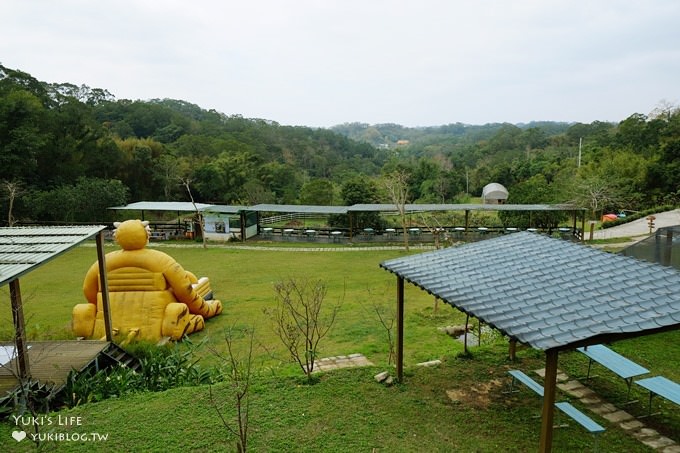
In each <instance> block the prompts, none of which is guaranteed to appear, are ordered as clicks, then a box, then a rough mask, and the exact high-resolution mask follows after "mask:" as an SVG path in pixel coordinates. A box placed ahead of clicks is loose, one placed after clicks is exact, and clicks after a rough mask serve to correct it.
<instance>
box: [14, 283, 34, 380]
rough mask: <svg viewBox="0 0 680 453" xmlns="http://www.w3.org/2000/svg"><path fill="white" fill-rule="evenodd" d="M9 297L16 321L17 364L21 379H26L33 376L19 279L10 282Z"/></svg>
mask: <svg viewBox="0 0 680 453" xmlns="http://www.w3.org/2000/svg"><path fill="white" fill-rule="evenodd" d="M9 297H10V299H11V301H12V320H13V321H14V344H15V346H16V348H17V350H16V353H17V363H18V364H19V367H18V368H19V369H18V370H17V371H18V373H19V379H26V378H28V377H30V375H31V369H30V366H29V363H28V346H27V344H26V324H25V322H24V306H23V302H22V301H21V288H20V286H19V279H14V280H12V281H11V282H9Z"/></svg>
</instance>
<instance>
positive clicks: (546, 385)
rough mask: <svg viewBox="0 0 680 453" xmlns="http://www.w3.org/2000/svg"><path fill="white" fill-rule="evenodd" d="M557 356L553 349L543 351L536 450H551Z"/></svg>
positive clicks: (541, 452)
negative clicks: (543, 373)
mask: <svg viewBox="0 0 680 453" xmlns="http://www.w3.org/2000/svg"><path fill="white" fill-rule="evenodd" d="M557 356H558V352H557V351H556V350H553V349H548V350H547V351H545V378H544V382H543V412H542V417H541V441H540V446H539V448H538V451H539V452H540V453H549V452H550V451H552V439H553V420H554V410H555V388H556V386H557Z"/></svg>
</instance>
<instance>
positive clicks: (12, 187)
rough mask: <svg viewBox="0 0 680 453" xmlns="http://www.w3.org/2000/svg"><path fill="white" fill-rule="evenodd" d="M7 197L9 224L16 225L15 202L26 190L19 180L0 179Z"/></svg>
mask: <svg viewBox="0 0 680 453" xmlns="http://www.w3.org/2000/svg"><path fill="white" fill-rule="evenodd" d="M0 185H1V186H2V189H3V190H4V192H5V194H6V195H5V196H6V198H7V205H8V206H7V226H8V227H13V226H14V202H15V201H16V199H17V198H18V197H19V196H21V195H22V194H23V193H24V192H25V191H24V189H23V187H22V184H21V183H20V182H19V181H0Z"/></svg>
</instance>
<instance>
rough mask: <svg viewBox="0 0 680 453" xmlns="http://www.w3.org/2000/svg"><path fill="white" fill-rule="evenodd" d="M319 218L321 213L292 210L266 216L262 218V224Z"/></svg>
mask: <svg viewBox="0 0 680 453" xmlns="http://www.w3.org/2000/svg"><path fill="white" fill-rule="evenodd" d="M316 218H319V214H315V213H313V212H291V213H289V214H281V215H275V216H271V217H265V218H261V219H260V225H271V224H273V223H279V222H285V221H290V220H297V219H316Z"/></svg>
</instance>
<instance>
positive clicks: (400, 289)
mask: <svg viewBox="0 0 680 453" xmlns="http://www.w3.org/2000/svg"><path fill="white" fill-rule="evenodd" d="M403 378H404V279H403V278H402V277H397V381H399V382H401V381H402V379H403Z"/></svg>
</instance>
